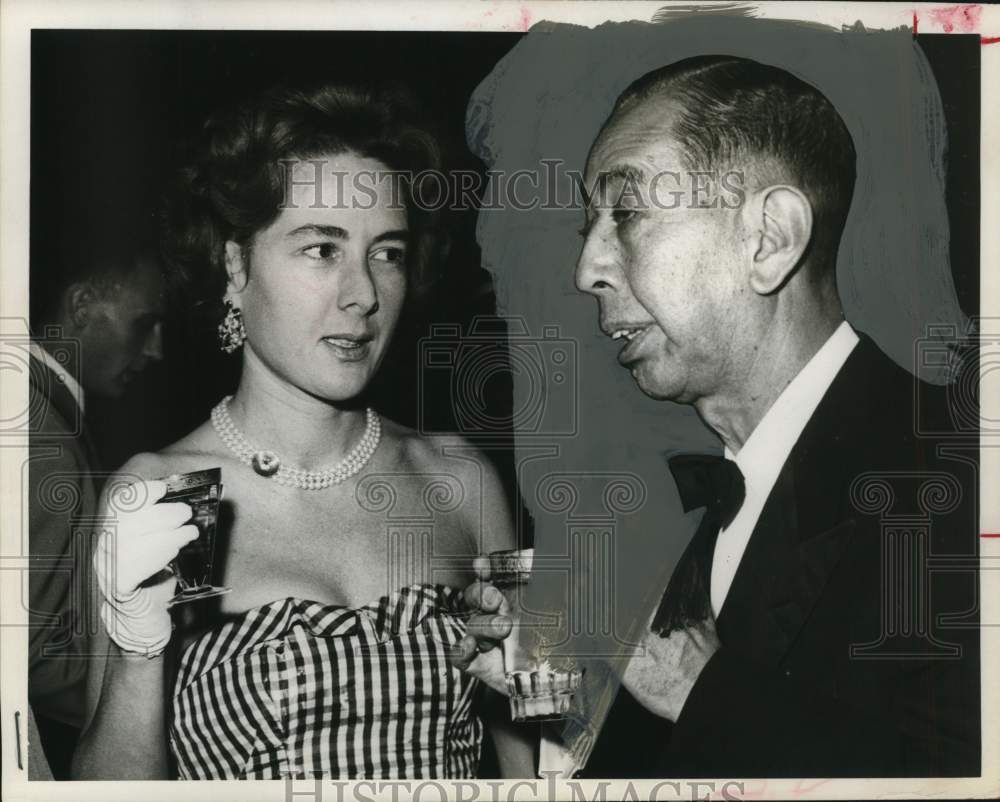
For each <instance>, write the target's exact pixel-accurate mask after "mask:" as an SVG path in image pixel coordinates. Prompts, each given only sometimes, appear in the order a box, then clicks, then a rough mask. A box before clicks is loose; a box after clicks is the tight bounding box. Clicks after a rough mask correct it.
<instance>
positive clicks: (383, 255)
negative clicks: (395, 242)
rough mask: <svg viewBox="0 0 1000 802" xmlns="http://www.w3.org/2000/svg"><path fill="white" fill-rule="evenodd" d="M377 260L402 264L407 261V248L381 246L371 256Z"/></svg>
mask: <svg viewBox="0 0 1000 802" xmlns="http://www.w3.org/2000/svg"><path fill="white" fill-rule="evenodd" d="M369 258H370V259H372V260H373V261H376V262H389V263H390V264H396V265H401V264H404V263H405V262H406V249H405V248H379V249H378V250H377V251H373V252H372V254H371V256H370V257H369Z"/></svg>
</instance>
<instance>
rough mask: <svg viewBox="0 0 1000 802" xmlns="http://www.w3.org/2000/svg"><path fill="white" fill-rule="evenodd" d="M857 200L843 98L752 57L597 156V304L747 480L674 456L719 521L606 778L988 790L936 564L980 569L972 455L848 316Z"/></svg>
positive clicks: (635, 363) (643, 671)
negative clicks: (840, 284)
mask: <svg viewBox="0 0 1000 802" xmlns="http://www.w3.org/2000/svg"><path fill="white" fill-rule="evenodd" d="M736 179H739V180H738V181H737V180H736ZM854 179H855V153H854V146H853V143H852V140H851V137H850V134H849V132H848V130H847V128H846V126H845V125H844V122H843V121H842V120H841V118H840V116H839V114H838V113H837V112H836V110H835V109H834V108H833V106H832V105H831V104H830V103H829V101H828V100H827V99H826V98H825V97H824V96H823V95H822V94H821V93H820V92H818V91H817V90H816V89H815V88H814V87H812V86H810V85H808V84H806V83H805V82H803V81H801V80H799V79H797V78H795V77H794V76H792V75H790V74H789V73H787V72H785V71H783V70H780V69H777V68H774V67H769V66H765V65H762V64H759V63H756V62H753V61H750V60H747V59H740V58H732V57H723V56H707V57H699V58H693V59H687V60H685V61H681V62H678V63H676V64H673V65H670V66H668V67H665V68H662V69H660V70H656V71H654V72H652V73H649V74H647V75H646V76H644V77H642V78H640V79H639V80H638V81H636V82H635V83H634V84H633V85H632V86H630V87H629V88H628V89H626V91H625V92H624V93H623V94H622V96H621V97H620V98H619V99H618V102H617V104H616V106H615V108H614V110H613V112H612V114H611V117H610V118H609V119H608V121H607V122H606V123H605V125H604V127H603V129H602V130H601V132H600V134H599V136H598V138H597V140H596V141H595V143H594V145H593V147H592V149H591V152H590V156H589V159H588V163H587V178H586V183H587V186H588V187H592V186H595V185H597V186H602V187H603V189H604V191H603V192H601V193H599V195H600V197H599V198H597V199H596V200H592V201H591V203H590V206H589V208H588V210H587V223H586V226H585V230H584V233H585V242H584V246H583V251H582V253H581V256H580V259H579V263H578V265H577V272H576V280H577V286H578V288H579V289H580V290H581V291H583V292H586V293H589V294H591V295H593V296H594V297H595V298H597V300H598V304H599V311H600V326H601V329H602V331H604V333H605V334H607V335H608V336H611V337H614V338H616V339H620V340H621V341H622V342H623V348H622V350H621V352H620V353H619V356H618V360H619V362H620V363H621V364H622V366H623V367H625V368H627V369H628V370H629V371H630V372H631V374H632V376H633V378H634V379H635V381H636V383H637V384H638V386H639V388H640V389H641V390H642V391H643V392H644V393H646V394H647V395H649V396H651V397H653V398H657V399H662V400H670V401H675V402H679V403H685V404H691V405H693V406H694V407H695V409H696V410H697V412H698V414H699V416H700V417H701V419H702V420H703V421H704V422H705V424H706V425H707V426H709V427H710V428H711V429H712V430H713V431H714V432H715V433H716V434H717V435H718V436H719V438H720V439H721V440H722V442H723V445H724V446H725V457H726V459H725V460H724V461H723V460H718V459H716V460H711V459H696V458H692V457H690V456H688V457H685V458H681V459H675V460H672V464H671V468H672V469H674V473H675V478H676V480H677V483H678V489H679V491H680V492H681V496H682V501H683V502H684V506H685V509H693V508H694V507H697V506H706V507H707V510H706V513H705V517H704V518H703V519H702V522H701V525H700V526H699V529H698V531H697V532H696V534H695V536H694V538H693V539H692V542H691V544H690V545H689V547H688V549H687V551H686V552H685V554H684V556H683V558H682V560H681V561H680V563H679V565H678V566H677V569H676V570H675V572H674V576H673V577H672V579H671V582H670V586H669V587H668V589H667V591H666V593H665V594H664V596H663V599H662V601H661V603H660V606H659V608H658V610H657V611H656V613H655V615H654V617H653V620H652V621H651V622H650V626H649V628H648V629H647V631H646V634H645V636H644V639H643V647H644V649H643V650H642V651H641V652H640V653H638V654H636V655H635V656H634V657H633V659H632V660H631V661H630V662H629V663H628V666H627V668H626V669H625V671H624V673H623V677H622V681H623V685H624V689H623V690H622V691H621V692H620V693H619V697H618V699H617V700H616V703H615V705H614V707H613V708H612V711H611V713H610V715H609V717H608V720H607V721H606V723H605V726H604V728H603V730H602V732H601V734H600V737H599V739H598V742H597V744H596V746H595V748H594V750H593V753H592V757H591V759H590V761H589V764H588V766H587V768H586V774H587V775H588V776H594V777H602V776H604V777H608V776H619V777H628V776H670V775H680V776H716V777H720V776H765V777H766V776H792V777H805V776H912V775H959V776H961V775H977V774H979V771H980V745H979V741H980V733H979V716H980V713H979V681H980V679H979V648H978V647H979V640H978V631H977V625H978V618H977V615H976V610H977V609H978V608H977V584H976V576H975V573H974V571H969V570H954V571H950V572H936V573H935V572H930V571H928V570H927V569H926V563H925V561H922V560H923V559H924V556H926V555H927V554H931V555H938V556H941V557H944V558H945V559H946V560H947V559H948V558H952V559H954V558H960V557H962V556H966V557H969V556H971V557H974V555H975V554H976V542H977V534H976V511H975V507H976V505H975V490H976V486H977V471H976V465H975V461H976V457H975V455H974V454H973V456H972V457H971V458H969V457H966V458H965V459H964V461H963V459H961V458H958V459H949V458H948V456H947V455H946V454H945V453H944V452H941V451H940V450H939V449H938V448H937V446H938V443H935V442H933V441H929V440H927V439H925V438H921V437H918V436H917V435H916V434H915V432H917V431H918V429H917V425H916V421H915V419H914V409H915V408H917V407H918V408H920V409H921V410H922V414H929V415H931V416H932V417H933V419H934V420H935V422H936V424H937V425H936V426H935V430H939V428H940V426H941V425H944V423H943V422H947V420H948V413H947V409H946V407H945V404H944V398H943V393H942V392H941V391H938V390H935V389H933V388H929V387H927V386H924V385H919V384H918V383H915V381H914V379H913V378H912V377H911V376H910V375H909V374H907V373H906V372H905V371H903V370H901V369H900V368H898V367H897V366H896V365H894V364H893V363H892V362H891V361H890V360H889V359H888V358H887V357H885V356H884V355H883V354H882V353H881V352H880V351H879V350H878V348H877V347H876V346H875V344H874V343H873V342H872V341H871V340H869V339H868V338H867V337H865V336H864V335H859V334H858V333H856V332H855V331H854V330H853V329H852V328H851V326H850V325H849V324H848V323H847V322H846V321H845V320H844V317H843V311H842V309H841V304H840V300H839V298H838V294H837V286H836V269H835V268H836V257H837V248H838V244H839V240H840V237H841V234H842V231H843V228H844V225H845V221H846V218H847V214H848V210H849V207H850V203H851V198H852V194H853V189H854ZM734 187H738V190H737V191H736V192H733V191H732V190H733V188H734ZM917 394H919V396H920V398H919V402H920V403H919V404H915V396H916V395H917ZM949 428H950V427H949ZM666 445H668V444H665V446H666ZM927 482H931V483H932V484H933V483H935V482H937V483H938V484H939V485H940V487H947V488H948V491H947V492H944V491H943V492H944V495H947V496H948V499H947V503H945V502H944V501H942V502H941V503H939V504H929V503H928V497H927V496H926V493H927V485H926V483H927ZM921 487H923V489H920V488H921ZM886 488H889V489H886ZM699 493H700V495H701V498H700V499H699V498H697V496H698V495H699ZM893 493H895V494H896V496H897V497H896V498H895V500H893V499H892V494H893ZM883 502H884V503H883ZM888 514H892V515H895V516H897V519H898V520H906V521H909V522H910V523H911V525H912V529H910V530H907V533H906V535H905V536H906V537H911V539H910V540H904V541H901V540H900V537H903V536H902V535H900V533H899V532H898V531H893V532H889V531H888V530H886V529H883V527H882V516H883V515H888ZM907 516H908V517H907ZM928 521H930V522H931V524H932V525H931V526H930V527H929V528H927V527H925V524H926V523H927V522H928ZM901 542H905V543H907V544H916V545H914V547H913V550H912V551H910V552H907V551H906V549H905V548H903V549H900V548H898V547H899V544H900V543H901ZM892 569H895V573H893V570H892ZM907 582H913V583H917V584H916V585H915V586H914V587H913V588H911V587H910V586H909V585H908V584H907ZM466 597H467V599H468V600H469V601H470V603H472V604H473V605H478V606H479V607H480V608H481V609H483V610H485V611H487V612H490V611H494V610H496V609H497V606H496V594H495V593H490V592H489V591H488V590H487V589H486V588H484V587H483V586H481V585H477V586H474V587H473V588H471V589H470V591H467V594H466ZM911 613H912V620H910V619H907V618H906V616H909V615H910V614H911ZM949 617H950V618H951V619H952V620H951V622H950V623H949V621H948V619H949ZM917 619H919V622H918V621H917ZM900 621H903V624H902V626H901V627H900V626H897V624H898V623H899V622H900ZM507 625H508V623H507V622H505V621H504V620H503V619H502V618H497V617H490V616H483V617H481V618H480V619H478V620H473V621H472V622H470V632H471V635H470V636H469V637H467V638H466V639H465V640H464V641H463V642H462V644H461V645H460V649H459V650H458V654H457V655H456V660H457V661H458V662H459V663H460V664H463V665H470V666H471V668H470V670H472V671H474V672H478V673H479V674H480V675H482V676H484V677H487V676H490V673H491V671H494V670H495V665H493V663H495V658H494V657H493V654H492V651H490V650H489V648H490V645H491V644H492V643H495V642H496V641H497V640H498V639H499V638H500V637H502V636H503V634H504V633H505V632H506V631H507ZM477 649H479V650H487V651H486V653H485V654H482V655H479V656H477V655H476V650H477Z"/></svg>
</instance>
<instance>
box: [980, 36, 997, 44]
mask: <svg viewBox="0 0 1000 802" xmlns="http://www.w3.org/2000/svg"><path fill="white" fill-rule="evenodd" d="M997 42H1000V36H981V37H979V44H981V45H995V44H996V43H997Z"/></svg>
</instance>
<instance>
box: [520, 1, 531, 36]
mask: <svg viewBox="0 0 1000 802" xmlns="http://www.w3.org/2000/svg"><path fill="white" fill-rule="evenodd" d="M530 27H531V12H530V11H529V10H528V9H526V8H525V7H524V6H521V30H522V31H524V32H525V33H527V32H528V28H530Z"/></svg>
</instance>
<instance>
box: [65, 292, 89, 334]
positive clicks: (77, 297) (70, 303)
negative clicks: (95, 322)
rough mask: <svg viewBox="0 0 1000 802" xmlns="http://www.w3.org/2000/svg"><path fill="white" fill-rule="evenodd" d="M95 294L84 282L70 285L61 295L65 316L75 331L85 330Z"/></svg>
mask: <svg viewBox="0 0 1000 802" xmlns="http://www.w3.org/2000/svg"><path fill="white" fill-rule="evenodd" d="M96 300H97V293H96V292H95V291H94V288H93V287H92V286H91V285H90V284H88V283H87V282H85V281H79V282H76V283H75V284H70V285H69V286H68V287H67V288H66V291H65V292H64V293H63V304H64V309H65V311H66V316H67V317H68V318H69V320H70V322H71V323H72V324H73V326H74V327H75V328H77V329H83V328H86V326H87V323H88V322H89V321H90V319H91V317H92V316H93V308H94V301H96Z"/></svg>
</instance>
